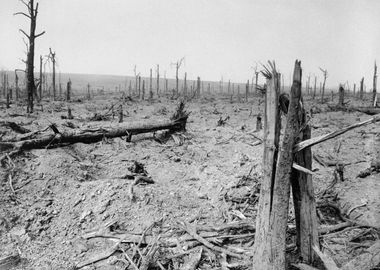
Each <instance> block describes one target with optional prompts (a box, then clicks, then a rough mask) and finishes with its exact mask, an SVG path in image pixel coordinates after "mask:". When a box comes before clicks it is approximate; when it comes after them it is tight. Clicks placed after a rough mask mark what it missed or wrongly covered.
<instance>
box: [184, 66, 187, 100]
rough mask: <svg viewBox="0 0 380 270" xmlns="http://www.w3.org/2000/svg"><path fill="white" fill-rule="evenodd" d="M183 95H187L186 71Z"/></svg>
mask: <svg viewBox="0 0 380 270" xmlns="http://www.w3.org/2000/svg"><path fill="white" fill-rule="evenodd" d="M183 96H184V97H185V98H186V97H187V72H185V78H184V81H183Z"/></svg>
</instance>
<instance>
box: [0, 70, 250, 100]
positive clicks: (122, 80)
mask: <svg viewBox="0 0 380 270" xmlns="http://www.w3.org/2000/svg"><path fill="white" fill-rule="evenodd" d="M3 72H4V71H3ZM5 72H6V73H7V74H8V78H9V85H10V86H14V84H15V73H14V72H13V71H5ZM0 73H2V72H0ZM17 74H18V76H19V86H20V87H21V88H24V87H25V79H24V73H23V72H18V73H17ZM46 76H47V85H48V86H47V87H50V86H51V84H52V74H51V73H46ZM35 78H36V79H37V78H39V73H36V74H35ZM69 79H70V80H71V82H72V89H73V91H74V93H77V94H81V93H85V92H86V91H87V90H86V89H87V85H88V84H90V87H91V89H92V90H95V91H96V90H97V89H104V91H105V92H111V91H112V92H114V91H119V90H121V91H125V90H126V91H128V87H129V84H130V83H131V87H132V89H134V88H135V78H134V76H118V75H98V74H78V73H61V74H56V84H57V88H58V85H59V82H61V84H62V89H66V83H67V82H68V81H69ZM141 80H142V81H143V80H145V89H146V92H148V91H149V77H141ZM0 82H2V79H1V80H0ZM202 83H203V90H204V91H207V89H208V84H209V83H210V90H211V91H212V92H214V91H219V82H213V81H203V82H202ZM141 84H142V82H141ZM175 84H176V81H175V79H168V89H169V90H171V89H175V86H176V85H175ZM183 84H184V81H183V80H181V79H180V80H179V89H180V90H181V89H182V87H183ZM193 85H194V87H195V85H196V81H194V80H187V86H188V89H189V90H190V89H191V87H192V86H193ZM237 85H238V84H237V83H235V84H234V86H235V92H237ZM239 85H240V94H241V95H243V94H244V92H245V84H244V83H242V84H239ZM152 87H153V91H154V92H155V89H156V78H154V77H153V79H152ZM227 87H228V82H224V83H223V89H224V91H225V92H226V91H227ZM164 88H165V80H164V79H163V78H160V89H161V90H163V89H164ZM231 88H232V86H231Z"/></svg>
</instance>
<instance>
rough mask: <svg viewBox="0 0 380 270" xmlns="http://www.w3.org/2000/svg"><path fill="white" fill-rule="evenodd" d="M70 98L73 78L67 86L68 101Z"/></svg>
mask: <svg viewBox="0 0 380 270" xmlns="http://www.w3.org/2000/svg"><path fill="white" fill-rule="evenodd" d="M70 99H71V80H70V79H69V81H68V82H67V86H66V101H70Z"/></svg>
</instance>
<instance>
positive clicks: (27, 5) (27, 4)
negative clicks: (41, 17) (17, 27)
mask: <svg viewBox="0 0 380 270" xmlns="http://www.w3.org/2000/svg"><path fill="white" fill-rule="evenodd" d="M20 1H21V3H23V4H24V5H25V6H26V7H27V8H28V11H29V13H30V10H31V9H30V2H29V3H26V2H25V1H24V0H20Z"/></svg>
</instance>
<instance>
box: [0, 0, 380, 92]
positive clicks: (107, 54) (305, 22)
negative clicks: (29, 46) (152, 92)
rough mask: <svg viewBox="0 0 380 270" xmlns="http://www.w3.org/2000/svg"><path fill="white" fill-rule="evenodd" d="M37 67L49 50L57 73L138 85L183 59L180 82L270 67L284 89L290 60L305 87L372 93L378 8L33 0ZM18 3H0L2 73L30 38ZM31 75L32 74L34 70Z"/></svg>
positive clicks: (342, 3) (339, 1) (332, 2)
mask: <svg viewBox="0 0 380 270" xmlns="http://www.w3.org/2000/svg"><path fill="white" fill-rule="evenodd" d="M39 2H40V8H39V16H38V22H37V24H38V26H37V32H40V31H42V30H45V31H46V34H45V35H43V36H42V37H40V38H38V40H37V42H36V60H37V59H38V56H39V55H40V54H43V55H46V54H47V53H48V51H49V47H52V49H53V50H55V51H56V54H57V58H58V61H59V69H60V70H61V71H62V72H73V73H95V74H115V75H132V74H133V67H134V65H135V64H136V65H137V70H138V71H139V72H141V74H142V75H146V76H148V75H149V69H150V68H154V67H155V65H156V64H160V67H161V74H162V75H163V73H164V71H165V70H166V71H167V76H168V77H174V76H175V69H174V68H173V67H171V66H170V63H171V62H174V61H176V60H177V59H180V58H181V57H183V56H184V57H185V59H186V61H185V65H184V66H183V67H182V68H181V70H180V74H181V75H182V74H183V72H184V71H187V73H188V78H190V79H191V78H195V77H196V76H200V77H201V78H202V79H204V80H219V79H220V78H221V77H222V76H223V78H224V81H226V80H228V79H231V80H233V81H246V80H247V79H249V78H251V77H252V72H253V70H252V69H251V67H252V66H254V65H255V63H256V62H258V63H259V62H265V61H267V60H268V59H273V60H275V61H276V63H277V66H278V68H279V69H280V71H281V72H282V73H283V74H284V76H285V84H288V83H289V76H290V73H291V71H292V68H293V64H294V61H295V59H301V61H302V66H303V68H304V73H303V74H304V78H306V76H307V75H308V74H309V73H310V74H311V75H313V74H317V75H318V76H319V77H320V76H321V72H320V71H319V69H318V67H319V66H320V67H323V68H326V69H327V70H328V72H329V78H328V80H327V84H328V85H329V86H330V87H334V86H336V85H337V84H338V83H339V82H346V81H347V80H348V81H349V82H350V83H353V82H358V81H359V80H360V78H361V77H362V76H364V77H365V78H366V84H367V87H371V84H372V83H371V82H370V80H371V77H372V75H373V65H374V60H375V59H377V60H378V61H379V62H380V1H379V0H352V1H351V0H313V1H306V0H287V1H281V0H135V1H127V0H40V1H39ZM17 11H25V6H24V5H23V4H22V3H21V2H19V1H16V0H0V69H11V70H13V69H15V68H23V67H24V64H22V62H21V60H20V59H21V58H23V57H24V51H25V45H24V43H23V42H22V34H21V33H20V32H18V28H19V27H22V28H23V29H25V30H28V23H27V18H26V17H24V16H13V13H14V12H17ZM36 66H37V68H38V64H37V65H36Z"/></svg>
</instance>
